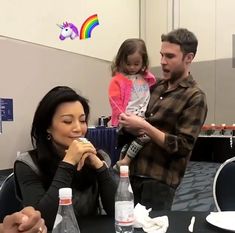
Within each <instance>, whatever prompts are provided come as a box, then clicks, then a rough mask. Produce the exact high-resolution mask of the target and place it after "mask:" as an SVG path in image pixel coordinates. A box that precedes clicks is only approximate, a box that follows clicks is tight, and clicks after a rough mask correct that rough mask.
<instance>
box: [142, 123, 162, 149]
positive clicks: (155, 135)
mask: <svg viewBox="0 0 235 233" xmlns="http://www.w3.org/2000/svg"><path fill="white" fill-rule="evenodd" d="M143 131H144V132H145V134H147V135H148V136H149V137H150V138H151V139H152V141H154V142H155V143H156V144H158V145H159V146H160V147H164V142H165V136H166V135H165V133H163V132H162V131H161V130H159V129H158V128H155V127H154V126H152V125H151V124H150V123H148V122H147V121H145V123H144V125H143Z"/></svg>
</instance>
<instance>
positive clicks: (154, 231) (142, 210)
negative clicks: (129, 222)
mask: <svg viewBox="0 0 235 233" xmlns="http://www.w3.org/2000/svg"><path fill="white" fill-rule="evenodd" d="M151 210H152V209H148V210H147V209H146V207H145V206H143V205H141V204H139V203H138V204H137V205H136V206H135V208H134V217H135V221H134V227H135V228H141V227H142V228H143V230H144V231H145V232H148V233H165V232H166V231H167V228H168V226H169V220H168V217H167V216H166V215H165V216H160V217H155V218H151V217H149V212H150V211H151Z"/></svg>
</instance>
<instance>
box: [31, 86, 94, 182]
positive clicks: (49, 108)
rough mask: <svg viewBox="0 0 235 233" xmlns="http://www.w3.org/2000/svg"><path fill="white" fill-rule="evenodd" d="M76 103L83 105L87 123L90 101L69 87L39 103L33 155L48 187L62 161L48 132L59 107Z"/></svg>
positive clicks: (34, 121)
mask: <svg viewBox="0 0 235 233" xmlns="http://www.w3.org/2000/svg"><path fill="white" fill-rule="evenodd" d="M74 101H79V102H80V103H81V104H82V106H83V109H84V112H85V117H86V122H87V121H88V117H89V112H90V108H89V105H88V100H87V99H85V98H84V97H82V96H80V95H78V94H77V93H76V92H75V91H74V90H73V89H72V88H70V87H67V86H57V87H54V88H53V89H52V90H50V91H49V92H48V93H47V94H46V95H45V96H44V97H43V98H42V100H41V101H40V102H39V104H38V107H37V109H36V111H35V114H34V118H33V123H32V128H31V141H32V145H33V147H34V149H35V150H34V151H32V152H31V155H32V158H33V160H34V162H35V163H36V164H37V165H38V168H39V170H40V173H41V176H42V179H43V180H44V181H45V182H46V183H47V184H46V186H49V185H50V182H51V180H52V178H53V176H54V174H55V171H56V169H57V166H58V163H59V161H60V160H61V158H60V157H59V155H58V153H57V152H56V151H55V148H54V147H53V145H52V141H51V140H48V132H47V130H48V128H49V127H50V126H51V124H52V119H53V116H54V114H55V112H56V110H57V108H58V106H59V105H60V104H62V103H66V102H74Z"/></svg>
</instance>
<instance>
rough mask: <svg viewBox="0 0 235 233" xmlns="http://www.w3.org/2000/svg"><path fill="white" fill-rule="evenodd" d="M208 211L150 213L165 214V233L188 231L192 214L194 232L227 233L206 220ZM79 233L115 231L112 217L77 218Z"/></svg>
mask: <svg viewBox="0 0 235 233" xmlns="http://www.w3.org/2000/svg"><path fill="white" fill-rule="evenodd" d="M208 214H209V213H208V212H196V211H193V212H192V211H191V212H186V211H161V212H153V213H151V216H152V217H157V216H162V215H167V216H168V218H169V227H168V229H167V233H189V231H188V226H189V224H190V220H191V218H192V216H195V217H196V220H195V224H194V231H193V232H195V233H228V232H230V231H226V230H222V229H220V228H217V227H215V226H213V225H211V224H209V223H207V222H206V216H207V215H208ZM79 226H80V230H81V233H115V229H114V218H111V217H108V216H105V215H103V216H97V217H86V218H80V219H79ZM134 232H135V233H142V232H144V231H143V230H142V229H135V231H134Z"/></svg>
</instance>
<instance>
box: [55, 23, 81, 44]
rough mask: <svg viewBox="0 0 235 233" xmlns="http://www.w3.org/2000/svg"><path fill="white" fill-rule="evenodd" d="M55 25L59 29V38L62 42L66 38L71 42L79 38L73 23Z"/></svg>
mask: <svg viewBox="0 0 235 233" xmlns="http://www.w3.org/2000/svg"><path fill="white" fill-rule="evenodd" d="M57 25H58V27H59V28H61V32H60V36H59V38H60V39H61V40H64V39H66V38H70V39H71V40H73V39H75V38H76V37H78V36H79V33H78V29H77V27H76V26H75V25H74V24H73V23H68V22H65V23H63V24H62V25H59V24H57Z"/></svg>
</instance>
